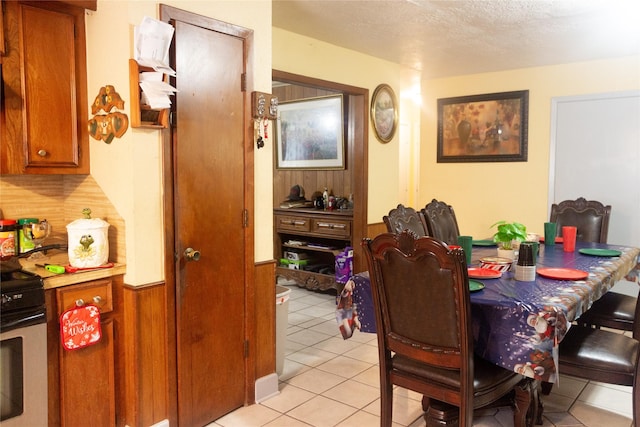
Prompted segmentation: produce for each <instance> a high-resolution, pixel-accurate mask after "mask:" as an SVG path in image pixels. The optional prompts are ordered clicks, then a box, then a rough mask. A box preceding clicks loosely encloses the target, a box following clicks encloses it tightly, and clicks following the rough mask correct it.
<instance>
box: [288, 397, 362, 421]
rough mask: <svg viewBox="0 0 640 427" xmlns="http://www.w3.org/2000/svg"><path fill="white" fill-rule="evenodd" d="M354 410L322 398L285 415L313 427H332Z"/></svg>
mask: <svg viewBox="0 0 640 427" xmlns="http://www.w3.org/2000/svg"><path fill="white" fill-rule="evenodd" d="M356 411H357V409H356V408H354V407H352V406H349V405H345V404H344V403H340V402H337V401H335V400H331V399H327V398H326V397H323V396H316V397H314V398H313V399H311V400H309V401H307V402H305V403H303V404H302V405H300V406H298V407H296V408H294V409H293V410H291V411H289V412H288V413H287V415H289V416H291V417H293V418H295V419H297V420H300V421H303V422H305V423H308V424H310V425H312V426H314V427H334V426H335V425H336V424H338V423H340V422H341V421H344V420H345V419H347V418H349V417H350V416H351V415H353V414H355V413H356Z"/></svg>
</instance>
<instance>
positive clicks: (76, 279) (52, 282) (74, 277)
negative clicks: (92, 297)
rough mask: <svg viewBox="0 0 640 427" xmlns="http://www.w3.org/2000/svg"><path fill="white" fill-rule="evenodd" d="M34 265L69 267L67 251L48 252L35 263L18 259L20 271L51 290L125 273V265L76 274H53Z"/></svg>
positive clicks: (115, 265) (80, 271) (55, 250)
mask: <svg viewBox="0 0 640 427" xmlns="http://www.w3.org/2000/svg"><path fill="white" fill-rule="evenodd" d="M36 264H55V265H61V266H65V265H69V256H68V255H67V251H66V250H65V251H61V250H57V249H52V250H50V251H48V253H47V254H46V255H45V257H44V258H41V259H39V260H37V261H30V260H28V259H26V258H21V259H20V265H22V269H23V270H26V271H29V272H31V273H35V274H37V275H39V276H40V277H42V278H43V279H44V288H45V289H53V288H58V287H61V286H67V285H75V284H77V283H83V282H88V281H90V280H97V279H104V278H105V277H111V276H117V275H119V274H124V273H126V270H127V269H126V265H125V264H115V263H114V265H113V267H111V268H98V269H96V270H88V271H87V270H79V271H78V272H76V273H63V274H55V273H52V272H50V271H49V270H46V269H44V268H42V267H37V266H36Z"/></svg>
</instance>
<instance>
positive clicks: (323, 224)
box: [318, 222, 346, 230]
mask: <svg viewBox="0 0 640 427" xmlns="http://www.w3.org/2000/svg"><path fill="white" fill-rule="evenodd" d="M318 228H330V229H331V230H333V229H334V228H338V229H340V230H344V229H345V228H346V227H345V225H344V224H333V223H330V222H319V223H318Z"/></svg>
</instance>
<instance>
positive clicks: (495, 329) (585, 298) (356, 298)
mask: <svg viewBox="0 0 640 427" xmlns="http://www.w3.org/2000/svg"><path fill="white" fill-rule="evenodd" d="M581 248H602V249H616V250H619V251H621V253H622V254H621V255H620V256H619V257H597V256H588V255H583V254H580V253H579V252H578V251H579V249H581ZM495 255H496V249H495V247H493V248H492V247H488V248H487V247H474V248H473V254H472V265H477V264H478V260H479V259H480V258H482V257H485V256H495ZM639 255H640V249H639V248H631V247H624V246H617V245H604V244H597V243H580V242H579V243H578V244H577V245H576V251H575V252H564V251H563V250H562V245H555V246H546V247H545V245H542V244H541V245H540V255H539V257H538V260H537V268H538V269H540V268H544V267H554V268H572V269H578V270H583V271H586V272H588V273H589V276H588V277H587V278H586V279H585V280H577V281H567V280H555V279H548V278H544V277H542V276H540V275H536V280H535V281H534V282H520V281H516V280H515V279H514V277H513V272H511V271H509V272H506V273H504V274H503V275H502V277H501V278H499V279H490V280H485V279H483V280H480V281H481V282H482V283H483V284H484V285H485V288H484V289H483V290H481V291H478V292H472V293H471V310H472V315H473V332H474V339H475V351H476V353H477V354H478V355H479V356H481V357H483V358H484V359H487V360H490V361H491V362H493V363H495V364H496V365H499V366H502V367H504V368H505V369H509V370H513V371H516V372H520V373H522V374H523V375H525V376H527V377H531V378H535V379H539V380H543V381H547V382H556V381H557V369H556V362H555V361H556V360H557V349H558V343H559V342H560V341H562V338H563V337H564V336H565V334H566V332H567V330H568V328H569V327H570V324H571V322H572V321H573V320H574V319H576V318H577V317H579V316H580V315H581V314H582V313H583V312H584V311H586V310H587V309H588V308H589V307H591V304H593V302H594V301H595V300H597V299H598V298H600V297H601V296H602V295H603V294H604V293H606V292H607V291H608V290H609V289H611V287H612V286H613V285H614V284H615V282H617V281H619V280H621V279H624V278H625V277H627V279H631V280H635V281H637V277H638V273H639V272H640V267H639V265H640V264H639V263H638V262H639V258H638V257H639ZM476 280H477V279H476ZM350 282H351V286H352V287H353V296H352V298H353V302H354V303H355V305H356V306H357V313H358V316H359V320H360V324H361V331H363V332H375V313H374V309H373V301H372V298H371V289H370V284H369V275H368V273H360V274H357V275H354V276H353V277H352V278H351V279H350Z"/></svg>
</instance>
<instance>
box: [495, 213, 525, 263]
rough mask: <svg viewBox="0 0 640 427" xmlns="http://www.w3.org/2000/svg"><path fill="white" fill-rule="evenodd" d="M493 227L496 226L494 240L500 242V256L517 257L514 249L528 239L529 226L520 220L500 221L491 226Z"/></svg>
mask: <svg viewBox="0 0 640 427" xmlns="http://www.w3.org/2000/svg"><path fill="white" fill-rule="evenodd" d="M493 227H496V232H495V234H494V235H493V241H494V242H496V243H497V244H498V256H499V257H502V258H510V259H515V254H514V249H515V248H516V247H517V246H519V245H520V242H524V241H525V240H527V227H525V226H524V225H523V224H520V223H519V222H506V221H498V222H496V223H495V224H493V225H492V226H491V227H490V228H493Z"/></svg>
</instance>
